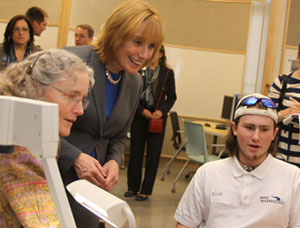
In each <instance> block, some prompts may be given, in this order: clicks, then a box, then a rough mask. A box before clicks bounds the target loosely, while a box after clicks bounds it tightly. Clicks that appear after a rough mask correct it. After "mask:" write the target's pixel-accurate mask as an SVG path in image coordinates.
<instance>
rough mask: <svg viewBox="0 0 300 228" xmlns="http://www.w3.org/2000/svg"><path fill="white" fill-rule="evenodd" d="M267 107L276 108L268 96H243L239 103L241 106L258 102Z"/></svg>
mask: <svg viewBox="0 0 300 228" xmlns="http://www.w3.org/2000/svg"><path fill="white" fill-rule="evenodd" d="M260 101H261V103H262V104H263V105H264V106H265V107H267V108H272V109H276V105H275V104H274V102H273V101H272V100H271V99H268V98H258V97H247V98H245V99H244V100H243V101H242V102H241V104H240V105H243V106H253V105H256V104H257V103H258V102H260Z"/></svg>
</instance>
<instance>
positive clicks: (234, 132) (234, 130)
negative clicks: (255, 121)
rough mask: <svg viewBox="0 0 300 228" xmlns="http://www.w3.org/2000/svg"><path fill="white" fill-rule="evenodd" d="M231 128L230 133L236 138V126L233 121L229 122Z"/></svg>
mask: <svg viewBox="0 0 300 228" xmlns="http://www.w3.org/2000/svg"><path fill="white" fill-rule="evenodd" d="M231 127H232V133H233V135H234V136H236V134H237V133H236V127H237V126H236V124H235V122H234V121H232V122H231Z"/></svg>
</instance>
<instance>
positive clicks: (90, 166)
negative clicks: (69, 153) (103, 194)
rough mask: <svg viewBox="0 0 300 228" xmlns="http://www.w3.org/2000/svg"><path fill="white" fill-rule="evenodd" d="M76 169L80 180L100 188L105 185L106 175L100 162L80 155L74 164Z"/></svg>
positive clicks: (88, 156) (85, 155) (83, 154)
mask: <svg viewBox="0 0 300 228" xmlns="http://www.w3.org/2000/svg"><path fill="white" fill-rule="evenodd" d="M74 169H75V171H76V173H77V176H78V178H79V179H85V180H87V181H89V182H91V183H93V184H95V185H97V186H98V187H101V186H103V185H105V183H106V173H105V170H104V168H102V167H101V165H100V163H99V162H98V160H96V159H95V158H93V157H91V156H90V155H87V154H85V153H81V154H79V156H78V157H77V159H76V160H75V162H74Z"/></svg>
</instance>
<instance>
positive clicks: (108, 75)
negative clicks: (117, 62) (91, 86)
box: [105, 70, 122, 85]
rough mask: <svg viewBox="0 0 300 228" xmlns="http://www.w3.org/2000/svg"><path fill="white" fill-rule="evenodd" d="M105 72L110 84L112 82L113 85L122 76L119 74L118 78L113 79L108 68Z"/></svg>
mask: <svg viewBox="0 0 300 228" xmlns="http://www.w3.org/2000/svg"><path fill="white" fill-rule="evenodd" d="M105 74H106V77H107V79H108V81H109V82H110V83H111V84H114V85H116V84H118V83H119V82H120V80H121V77H122V76H121V75H120V77H119V79H118V80H114V79H113V78H112V76H111V73H110V72H109V71H108V70H105Z"/></svg>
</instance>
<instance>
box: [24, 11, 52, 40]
mask: <svg viewBox="0 0 300 228" xmlns="http://www.w3.org/2000/svg"><path fill="white" fill-rule="evenodd" d="M25 15H26V16H27V17H28V18H29V20H30V22H31V24H32V27H33V30H34V35H36V36H41V34H42V32H43V31H44V30H46V26H47V21H48V14H47V12H46V11H45V10H43V9H41V8H39V7H36V6H34V7H31V8H29V9H28V10H27V11H26V13H25Z"/></svg>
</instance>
